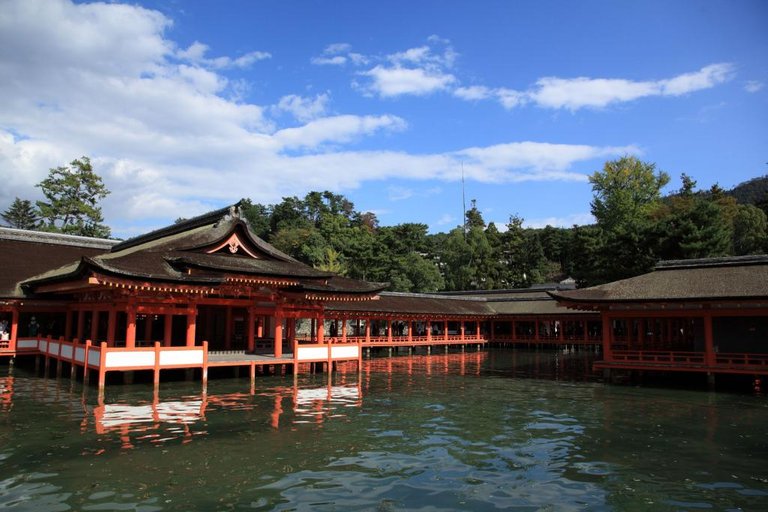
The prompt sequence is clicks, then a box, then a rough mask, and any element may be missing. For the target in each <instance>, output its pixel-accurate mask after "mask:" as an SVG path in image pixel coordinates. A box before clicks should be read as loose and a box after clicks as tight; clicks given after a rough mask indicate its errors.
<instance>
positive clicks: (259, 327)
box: [256, 317, 264, 338]
mask: <svg viewBox="0 0 768 512" xmlns="http://www.w3.org/2000/svg"><path fill="white" fill-rule="evenodd" d="M256 337H257V338H263V337H264V319H263V318H262V317H258V318H257V319H256Z"/></svg>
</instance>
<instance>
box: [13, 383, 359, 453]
mask: <svg viewBox="0 0 768 512" xmlns="http://www.w3.org/2000/svg"><path fill="white" fill-rule="evenodd" d="M253 391H254V390H253V389H251V392H249V393H225V394H220V395H215V394H213V395H209V394H207V393H201V394H200V395H195V396H192V397H189V398H187V399H175V400H160V398H159V396H158V393H155V394H154V396H153V399H152V401H151V402H146V403H138V404H130V403H114V404H110V403H104V401H103V400H102V399H101V398H99V401H98V403H97V405H96V406H94V407H89V406H87V405H86V406H85V407H84V409H85V418H84V419H83V422H82V424H81V430H82V431H83V433H86V432H87V431H88V430H90V428H91V426H90V424H91V422H93V430H94V431H95V432H96V433H97V434H100V435H110V434H113V435H117V436H119V438H120V445H121V447H122V448H124V449H128V448H133V446H134V445H135V444H136V443H138V442H150V443H165V442H172V441H181V442H182V443H188V442H191V441H192V440H193V439H194V438H195V437H196V436H200V435H207V433H208V432H207V428H208V427H207V422H208V421H209V420H210V419H211V417H212V416H215V415H216V414H217V413H218V412H219V411H221V412H227V411H229V412H231V411H247V412H248V413H250V414H254V413H255V414H263V415H264V417H265V419H267V420H268V423H269V425H270V426H271V427H272V428H274V429H279V428H280V424H281V421H285V419H286V418H285V417H286V415H288V422H289V424H307V423H308V424H317V425H320V424H322V423H324V422H325V421H328V420H329V419H331V418H334V417H339V416H344V412H343V411H344V409H345V408H347V407H360V406H361V405H362V390H361V388H360V385H359V384H358V383H354V384H335V385H334V384H331V382H330V381H329V383H328V385H327V386H322V387H312V388H300V387H299V386H298V384H297V383H296V384H294V386H292V387H278V388H274V389H270V390H269V391H267V392H266V393H261V394H258V395H257V394H255V393H254V392H253ZM3 396H4V395H3ZM264 397H271V398H272V399H271V400H266V401H265V400H263V398H264ZM3 403H4V402H3ZM8 403H9V404H11V403H12V401H11V400H10V399H9V400H8ZM266 403H268V404H269V407H267V408H265V404H266ZM285 403H290V404H292V406H291V407H289V408H287V409H285V408H284V407H283V405H284V404H285ZM9 406H10V405H9Z"/></svg>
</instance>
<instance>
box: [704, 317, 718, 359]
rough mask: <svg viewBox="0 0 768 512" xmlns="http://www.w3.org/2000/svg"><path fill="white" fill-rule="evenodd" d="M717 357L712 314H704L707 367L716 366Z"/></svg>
mask: <svg viewBox="0 0 768 512" xmlns="http://www.w3.org/2000/svg"><path fill="white" fill-rule="evenodd" d="M716 358H717V355H716V353H715V339H714V332H713V329H712V312H711V311H706V312H705V313H704V361H705V362H706V364H707V366H714V365H715V362H716Z"/></svg>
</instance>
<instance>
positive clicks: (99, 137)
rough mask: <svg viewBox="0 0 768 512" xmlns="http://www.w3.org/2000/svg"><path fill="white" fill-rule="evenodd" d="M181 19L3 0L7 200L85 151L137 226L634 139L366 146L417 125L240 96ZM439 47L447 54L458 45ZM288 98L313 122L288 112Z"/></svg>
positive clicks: (603, 150)
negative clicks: (188, 38) (174, 33)
mask: <svg viewBox="0 0 768 512" xmlns="http://www.w3.org/2000/svg"><path fill="white" fill-rule="evenodd" d="M170 25H171V20H169V19H168V18H166V17H164V16H163V15H162V14H160V13H158V12H155V11H150V10H147V9H144V8H142V7H137V6H133V5H125V4H114V3H94V4H74V3H72V2H71V1H69V0H16V1H14V0H5V1H4V2H3V8H2V9H0V76H3V77H14V79H13V80H0V98H2V100H0V101H2V108H1V109H0V127H2V128H0V177H1V178H2V185H3V186H2V187H0V206H1V205H8V204H10V202H11V201H12V199H13V197H14V196H19V197H22V198H29V199H36V198H39V197H40V195H39V193H40V192H39V189H36V188H35V187H34V184H36V183H38V182H39V181H40V180H41V179H43V178H44V177H45V175H46V174H47V171H48V169H49V168H51V167H55V166H58V165H62V164H64V163H67V162H69V161H71V160H72V159H74V158H78V157H80V156H82V155H87V156H90V157H91V158H92V161H93V163H94V167H95V168H96V170H97V172H98V173H99V174H100V175H101V176H102V177H103V179H104V182H105V184H106V186H107V187H108V188H109V189H110V190H112V194H111V195H110V196H108V197H107V198H106V199H105V201H104V203H103V204H104V213H105V218H106V222H107V223H108V224H109V225H111V226H112V227H113V228H114V231H115V233H116V234H118V235H123V236H125V235H127V234H135V231H134V230H135V228H136V226H137V225H140V224H141V223H146V224H145V225H148V227H157V226H158V225H163V224H165V223H168V222H170V221H172V220H173V219H175V218H176V217H189V216H191V215H195V214H198V213H201V212H203V211H205V210H207V209H212V208H216V207H220V206H222V205H223V204H226V203H228V202H232V201H234V200H236V199H239V198H240V197H242V196H246V197H250V198H252V199H253V200H254V201H258V202H263V203H270V202H275V201H279V199H280V198H281V197H283V196H287V195H301V194H302V193H304V192H306V191H309V190H312V189H315V190H317V189H320V190H326V189H327V190H334V191H344V190H349V189H352V188H355V187H358V186H360V185H361V184H362V183H364V182H368V181H373V180H385V179H390V178H398V179H411V180H443V181H458V180H459V179H461V163H462V161H463V162H465V167H466V170H467V177H468V179H476V180H480V181H484V182H491V183H505V182H511V181H519V180H522V179H529V180H533V179H568V180H573V179H583V176H581V175H579V174H577V173H574V172H573V171H572V170H571V166H572V165H573V164H574V163H576V162H579V161H582V160H585V159H589V158H603V157H606V156H611V157H613V156H618V155H621V154H623V153H626V152H631V148H627V147H592V146H569V145H564V144H562V145H554V144H542V143H535V142H522V143H515V144H507V145H499V146H492V147H488V148H482V147H476V148H467V149H463V150H459V151H454V152H448V153H433V154H408V153H405V152H401V151H372V150H369V151H355V150H352V149H351V148H350V146H348V144H349V143H354V142H356V141H357V140H358V139H360V138H361V137H366V136H371V135H375V134H379V133H388V132H391V131H393V130H403V129H405V128H406V127H407V123H406V121H405V120H404V119H402V118H400V117H396V116H392V115H386V114H382V115H335V116H328V114H327V99H326V98H325V97H324V95H323V94H319V95H317V96H315V97H314V98H301V97H298V96H294V97H291V96H286V97H284V98H287V99H284V101H281V102H280V103H281V104H282V106H280V104H278V106H277V107H264V106H260V105H255V104H252V103H247V102H237V101H234V100H232V99H230V98H231V96H230V93H231V91H232V89H233V84H232V83H231V82H230V80H229V79H228V77H227V75H226V73H225V71H226V69H229V68H231V67H233V66H235V65H237V64H235V61H237V60H238V59H237V58H234V59H229V60H228V61H226V65H224V61H219V62H218V64H217V63H215V62H213V61H215V60H216V59H211V60H209V59H207V58H206V54H207V51H208V50H207V47H206V46H205V44H204V43H197V44H193V45H191V46H189V47H188V48H186V49H184V50H183V51H182V53H183V55H181V54H180V52H179V50H178V48H177V45H176V44H175V43H174V42H173V41H172V40H170V39H168V38H167V36H166V35H165V30H166V29H167V28H168V27H169V26H170ZM339 49H342V48H341V47H339ZM411 55H412V56H414V58H415V53H413V54H411ZM440 59H442V61H443V66H447V65H448V63H449V62H450V61H451V59H452V58H451V57H450V56H446V55H445V52H443V53H442V54H441V56H440ZM246 60H247V59H246ZM204 61H205V62H204ZM195 62H197V63H199V64H195ZM203 62H204V65H203V64H202V63H203ZM422 64H423V62H422ZM430 65H432V64H430ZM389 66H391V64H389ZM409 69H410V68H409ZM444 69H445V68H444V67H443V68H440V69H438V73H437V74H434V73H432V71H430V70H428V69H427V68H425V67H416V68H413V70H415V71H416V74H415V75H414V77H412V80H411V85H410V86H409V87H403V86H402V82H401V85H400V86H399V87H398V86H397V85H396V84H395V83H394V81H393V82H392V83H388V82H386V81H385V82H382V87H384V84H387V85H386V87H390V88H386V87H385V88H384V89H382V90H387V91H390V92H393V93H394V92H395V91H410V92H411V93H413V92H414V91H426V90H436V89H435V87H438V88H439V87H444V86H445V85H446V84H447V83H448V82H451V81H452V80H453V79H452V77H449V78H446V77H445V76H441V75H440V71H441V70H443V71H444ZM422 78H423V79H425V80H426V81H427V82H428V83H426V84H425V83H424V82H423V81H422V80H421V79H422ZM429 80H434V82H432V83H429ZM238 87H242V86H241V85H238ZM274 108H283V109H284V110H285V111H287V112H291V113H292V114H293V115H294V116H296V117H298V118H301V121H300V123H301V125H300V126H297V127H291V128H285V127H282V126H280V125H279V120H276V119H273V118H271V117H270V114H271V113H272V112H273V109H274ZM297 153H298V154H297ZM139 229H140V228H139ZM140 230H142V229H140Z"/></svg>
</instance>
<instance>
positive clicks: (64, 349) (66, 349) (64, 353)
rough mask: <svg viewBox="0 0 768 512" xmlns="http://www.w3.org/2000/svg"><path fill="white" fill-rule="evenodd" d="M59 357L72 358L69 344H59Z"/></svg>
mask: <svg viewBox="0 0 768 512" xmlns="http://www.w3.org/2000/svg"><path fill="white" fill-rule="evenodd" d="M61 358H62V359H72V346H71V345H62V346H61Z"/></svg>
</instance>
